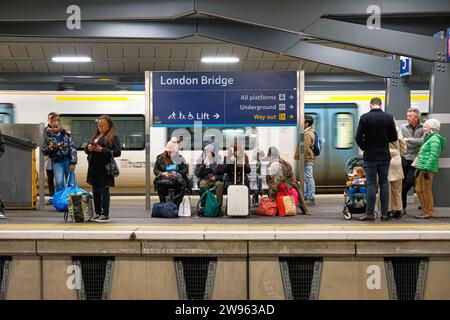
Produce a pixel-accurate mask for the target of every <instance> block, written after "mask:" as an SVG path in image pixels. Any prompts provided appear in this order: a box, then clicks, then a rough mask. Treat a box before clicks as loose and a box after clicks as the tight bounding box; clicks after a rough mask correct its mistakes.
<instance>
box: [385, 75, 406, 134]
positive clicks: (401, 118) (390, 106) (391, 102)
mask: <svg viewBox="0 0 450 320" xmlns="http://www.w3.org/2000/svg"><path fill="white" fill-rule="evenodd" d="M410 107H411V90H410V88H409V86H408V80H407V79H404V78H402V79H394V78H386V97H385V108H384V110H385V111H386V112H388V113H390V114H392V115H393V116H394V118H395V122H396V124H397V126H400V125H401V124H403V123H405V122H406V110H407V109H408V108H410Z"/></svg>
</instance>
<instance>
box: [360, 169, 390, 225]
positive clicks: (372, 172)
mask: <svg viewBox="0 0 450 320" xmlns="http://www.w3.org/2000/svg"><path fill="white" fill-rule="evenodd" d="M389 165H390V161H372V162H367V161H365V162H364V170H365V171H366V182H367V208H366V214H367V215H368V216H372V215H373V214H374V211H375V201H376V198H377V176H378V183H379V184H380V202H381V215H383V216H387V214H388V206H389V182H388V173H389Z"/></svg>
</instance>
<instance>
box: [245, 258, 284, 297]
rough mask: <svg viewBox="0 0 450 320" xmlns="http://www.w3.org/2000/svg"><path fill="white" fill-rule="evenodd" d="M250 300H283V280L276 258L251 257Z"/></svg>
mask: <svg viewBox="0 0 450 320" xmlns="http://www.w3.org/2000/svg"><path fill="white" fill-rule="evenodd" d="M249 269H250V272H249V278H250V283H249V286H250V288H249V292H250V300H284V299H285V295H284V287H283V279H282V277H281V268H280V261H279V259H278V257H251V258H250V266H249Z"/></svg>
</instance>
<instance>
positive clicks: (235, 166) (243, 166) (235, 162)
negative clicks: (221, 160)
mask: <svg viewBox="0 0 450 320" xmlns="http://www.w3.org/2000/svg"><path fill="white" fill-rule="evenodd" d="M244 170H245V155H244V161H243V163H242V185H245V183H244V180H245V171H244ZM236 171H237V154H236V156H235V157H234V184H235V185H236V184H237V181H236V173H237V172H236Z"/></svg>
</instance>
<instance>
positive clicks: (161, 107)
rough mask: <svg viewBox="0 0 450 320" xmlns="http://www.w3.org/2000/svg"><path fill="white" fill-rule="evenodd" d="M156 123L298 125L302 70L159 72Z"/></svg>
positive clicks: (155, 78)
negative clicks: (298, 94)
mask: <svg viewBox="0 0 450 320" xmlns="http://www.w3.org/2000/svg"><path fill="white" fill-rule="evenodd" d="M152 85H153V89H152V97H153V126H155V127H158V126H159V127H171V126H173V127H177V126H193V125H195V124H196V123H198V122H201V123H202V125H203V126H210V127H220V126H227V127H229V126H240V127H242V126H296V125H297V73H296V72H295V71H279V72H266V71H259V72H234V71H225V72H153V83H152Z"/></svg>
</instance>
